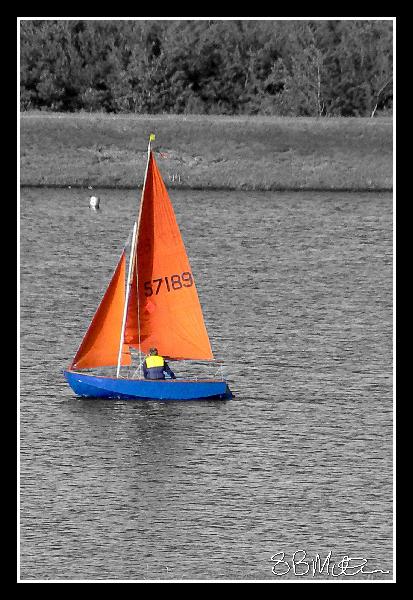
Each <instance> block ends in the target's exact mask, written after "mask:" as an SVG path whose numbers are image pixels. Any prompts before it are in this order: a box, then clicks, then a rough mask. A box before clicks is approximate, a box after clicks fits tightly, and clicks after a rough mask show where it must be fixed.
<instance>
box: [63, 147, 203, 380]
mask: <svg viewBox="0 0 413 600" xmlns="http://www.w3.org/2000/svg"><path fill="white" fill-rule="evenodd" d="M133 246H134V247H132V248H131V258H130V260H131V261H132V263H131V264H130V267H129V268H130V278H129V276H128V279H130V281H128V294H127V293H126V286H125V272H126V257H125V251H123V252H122V255H121V258H120V260H119V263H118V265H117V267H116V270H115V272H114V274H113V277H112V279H111V281H110V284H109V286H108V288H107V290H106V292H105V295H104V296H103V299H102V301H101V303H100V305H99V307H98V309H97V311H96V313H95V316H94V317H93V320H92V322H91V324H90V326H89V329H88V330H87V332H86V335H85V337H84V338H83V341H82V343H81V345H80V347H79V350H78V351H77V353H76V356H75V358H74V360H73V362H72V365H71V366H72V367H73V368H78V369H82V368H83V369H87V368H93V367H99V366H115V365H118V370H119V365H120V364H122V365H130V364H131V356H130V352H129V347H130V346H131V347H133V348H137V349H139V350H140V351H142V352H144V353H147V352H148V350H149V348H150V347H151V346H156V348H157V349H158V352H159V353H160V354H161V355H163V356H165V357H169V358H174V359H177V360H179V359H198V360H212V359H213V354H212V351H211V345H210V342H209V338H208V334H207V331H206V328H205V323H204V318H203V315H202V310H201V305H200V303H199V298H198V293H197V290H196V286H195V281H194V277H193V274H192V271H191V266H190V263H189V260H188V256H187V254H186V250H185V246H184V244H183V241H182V237H181V233H180V231H179V227H178V223H177V221H176V218H175V213H174V210H173V208H172V204H171V201H170V199H169V196H168V192H167V190H166V187H165V184H164V182H163V180H162V177H161V174H160V172H159V169H158V166H157V164H156V161H155V158H154V156H153V153H152V151H151V150H150V146H149V150H148V164H147V169H146V176H145V183H144V189H143V192H142V200H141V207H140V212H139V217H138V227H137V234H136V236H134V242H133ZM126 297H128V300H127V306H125V302H126ZM121 339H122V347H121V348H120V345H121Z"/></svg>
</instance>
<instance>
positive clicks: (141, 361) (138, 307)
mask: <svg viewBox="0 0 413 600" xmlns="http://www.w3.org/2000/svg"><path fill="white" fill-rule="evenodd" d="M152 136H153V134H151V135H150V136H149V142H148V158H147V161H146V169H145V176H144V179H143V187H142V194H141V204H140V207H139V214H138V220H137V223H138V230H139V226H140V222H141V216H142V207H143V198H144V194H145V188H146V180H147V177H148V169H149V160H150V158H151V140H152ZM135 246H136V244H135ZM135 256H136V254H135ZM135 256H134V262H136V260H135ZM135 272H136V297H137V309H138V352H139V378H140V379H142V376H143V373H142V365H143V360H142V349H141V320H140V299H139V269H135Z"/></svg>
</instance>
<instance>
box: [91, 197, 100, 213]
mask: <svg viewBox="0 0 413 600" xmlns="http://www.w3.org/2000/svg"><path fill="white" fill-rule="evenodd" d="M99 204H100V198H99V196H90V199H89V206H90V208H92V209H93V210H98V209H99Z"/></svg>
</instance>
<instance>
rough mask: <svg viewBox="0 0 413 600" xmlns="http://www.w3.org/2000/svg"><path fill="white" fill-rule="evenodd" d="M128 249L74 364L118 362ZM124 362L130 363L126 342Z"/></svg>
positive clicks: (81, 365)
mask: <svg viewBox="0 0 413 600" xmlns="http://www.w3.org/2000/svg"><path fill="white" fill-rule="evenodd" d="M125 266H126V258H125V252H124V251H123V252H122V255H121V257H120V260H119V262H118V265H117V267H116V269H115V272H114V274H113V276H112V279H111V281H110V283H109V285H108V288H107V290H106V292H105V294H104V296H103V298H102V301H101V303H100V305H99V307H98V309H97V311H96V313H95V315H94V317H93V319H92V322H91V324H90V326H89V329H88V330H87V332H86V335H85V337H84V338H83V340H82V343H81V344H80V347H79V350H78V351H77V353H76V356H75V358H74V359H73V362H72V365H71V367H72V368H76V369H90V368H94V367H111V366H116V365H117V362H118V354H119V343H120V339H121V334H122V319H123V311H124V306H125ZM121 364H122V365H130V364H131V357H130V353H129V348H128V347H127V346H125V345H124V346H123V351H122V359H121Z"/></svg>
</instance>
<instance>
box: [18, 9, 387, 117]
mask: <svg viewBox="0 0 413 600" xmlns="http://www.w3.org/2000/svg"><path fill="white" fill-rule="evenodd" d="M392 65H393V22H392V21H385V20H384V21H374V20H368V21H363V20H354V21H346V20H341V21H340V20H337V21H335V20H330V21H322V20H320V21H276V20H262V21H242V20H240V21H236V20H234V21H231V20H222V21H213V20H211V21H209V20H199V21H198V20H193V21H116V20H113V21H89V20H84V21H82V20H81V21H75V20H73V21H60V20H33V21H30V20H24V21H23V20H22V21H20V76H21V81H20V102H21V109H22V110H33V109H40V110H51V111H81V110H84V111H106V112H114V113H118V112H136V113H194V114H232V115H236V114H244V115H254V114H263V115H292V116H374V115H375V114H377V112H378V111H383V112H389V111H391V109H392V91H393V86H392Z"/></svg>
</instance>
